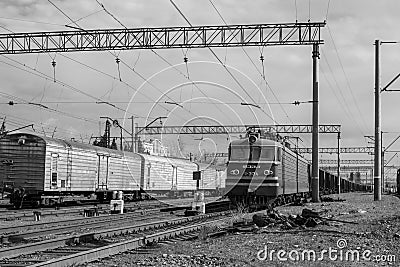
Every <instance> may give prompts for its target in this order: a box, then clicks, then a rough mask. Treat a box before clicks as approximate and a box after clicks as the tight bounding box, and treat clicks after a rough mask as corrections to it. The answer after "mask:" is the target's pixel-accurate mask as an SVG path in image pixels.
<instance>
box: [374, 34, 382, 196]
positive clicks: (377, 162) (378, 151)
mask: <svg viewBox="0 0 400 267" xmlns="http://www.w3.org/2000/svg"><path fill="white" fill-rule="evenodd" d="M379 46H380V41H379V40H375V149H374V200H375V201H379V200H382V192H381V159H382V158H381V155H382V148H381V101H380V94H381V88H380V59H379Z"/></svg>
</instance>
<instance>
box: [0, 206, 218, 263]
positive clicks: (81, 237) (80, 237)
mask: <svg viewBox="0 0 400 267" xmlns="http://www.w3.org/2000/svg"><path fill="white" fill-rule="evenodd" d="M222 214H225V213H224V212H220V213H215V214H206V215H199V216H193V217H188V218H178V219H172V220H171V219H170V220H163V221H157V222H150V223H144V224H139V225H130V226H124V227H119V228H113V229H105V230H101V231H94V232H89V233H85V234H76V235H71V236H67V237H60V238H55V239H51V240H44V241H40V242H35V243H30V244H24V245H20V246H14V247H7V248H3V249H0V260H4V259H6V258H7V259H9V258H12V257H17V256H20V255H24V254H27V253H33V252H37V251H45V250H48V249H54V248H58V247H61V246H65V245H67V244H71V243H72V244H74V243H78V242H81V241H82V242H84V241H88V240H94V239H98V238H101V237H108V236H115V235H121V234H128V233H134V232H139V231H145V230H148V229H154V228H160V227H163V226H164V227H165V226H171V225H177V224H182V223H186V222H191V221H196V220H201V219H205V218H211V217H216V216H220V215H222Z"/></svg>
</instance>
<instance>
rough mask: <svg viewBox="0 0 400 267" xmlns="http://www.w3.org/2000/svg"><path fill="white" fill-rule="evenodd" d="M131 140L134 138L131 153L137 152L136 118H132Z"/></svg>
mask: <svg viewBox="0 0 400 267" xmlns="http://www.w3.org/2000/svg"><path fill="white" fill-rule="evenodd" d="M131 124H132V125H131V127H132V128H131V130H132V131H131V138H132V144H131V152H136V151H135V117H134V116H131Z"/></svg>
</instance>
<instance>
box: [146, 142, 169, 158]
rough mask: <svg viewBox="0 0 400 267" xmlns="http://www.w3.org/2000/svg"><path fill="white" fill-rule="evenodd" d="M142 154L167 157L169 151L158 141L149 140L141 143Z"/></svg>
mask: <svg viewBox="0 0 400 267" xmlns="http://www.w3.org/2000/svg"><path fill="white" fill-rule="evenodd" d="M142 148H143V151H141V152H142V153H146V154H149V155H156V156H164V157H167V156H169V155H170V154H169V150H168V148H167V147H165V146H163V145H162V144H161V141H160V140H158V139H154V140H152V139H150V141H142Z"/></svg>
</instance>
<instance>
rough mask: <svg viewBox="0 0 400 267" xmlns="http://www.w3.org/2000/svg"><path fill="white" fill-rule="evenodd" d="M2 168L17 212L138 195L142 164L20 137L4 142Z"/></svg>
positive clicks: (117, 154)
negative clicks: (27, 205) (81, 199)
mask: <svg viewBox="0 0 400 267" xmlns="http://www.w3.org/2000/svg"><path fill="white" fill-rule="evenodd" d="M0 162H1V164H0V186H1V188H2V190H3V192H7V193H10V197H11V199H10V200H11V202H12V203H13V204H14V205H15V206H20V205H21V204H22V202H23V201H24V202H31V203H33V204H35V205H37V204H40V203H41V202H49V201H50V200H53V201H54V200H56V201H58V202H61V201H62V197H63V196H65V195H71V194H85V195H90V194H93V193H95V194H97V195H98V197H100V198H106V197H107V195H108V194H110V192H112V191H114V190H122V191H124V192H126V193H133V194H137V193H138V192H139V190H140V184H139V182H140V177H141V173H140V170H141V167H140V166H141V158H140V156H138V155H136V154H133V153H126V152H121V151H117V150H112V149H107V148H102V147H97V146H92V145H87V144H83V143H78V142H69V141H65V140H60V139H53V138H47V137H40V136H36V135H32V134H22V133H18V134H10V135H7V136H6V137H3V138H1V139H0ZM43 204H48V203H43Z"/></svg>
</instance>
